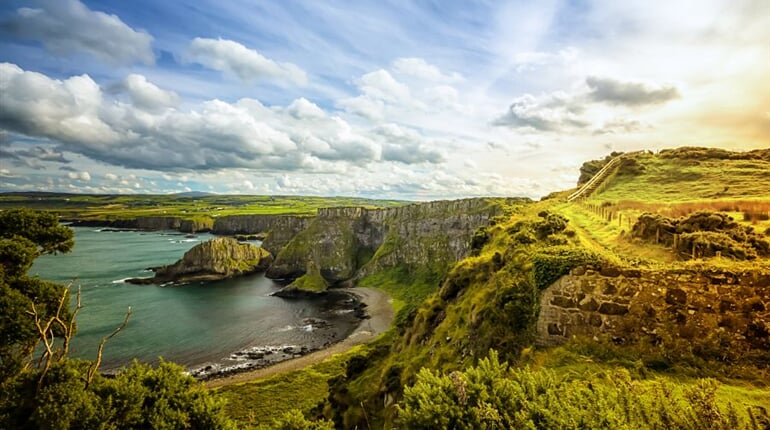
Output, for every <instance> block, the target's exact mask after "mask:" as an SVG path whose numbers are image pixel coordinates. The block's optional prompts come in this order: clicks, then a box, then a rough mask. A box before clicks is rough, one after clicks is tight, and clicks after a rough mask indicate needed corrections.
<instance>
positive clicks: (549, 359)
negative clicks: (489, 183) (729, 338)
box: [345, 156, 770, 422]
mask: <svg viewBox="0 0 770 430" xmlns="http://www.w3.org/2000/svg"><path fill="white" fill-rule="evenodd" d="M646 158H647V159H646V160H642V161H643V163H642V164H643V165H644V166H645V170H644V171H643V172H642V173H641V174H637V175H624V174H619V175H616V176H615V177H614V178H613V183H612V184H610V186H608V187H606V188H605V189H604V191H602V192H601V193H600V194H598V195H596V196H593V197H592V199H591V200H590V201H589V203H593V204H595V205H598V204H601V203H604V202H607V201H612V200H610V199H609V198H610V197H613V196H614V197H613V198H617V199H620V198H623V199H630V198H632V197H635V198H638V199H639V200H638V201H639V202H642V203H646V204H648V205H649V206H648V207H646V208H645V209H647V210H649V209H652V210H655V209H668V208H669V205H671V204H679V203H681V202H688V203H687V204H688V206H687V207H686V209H687V210H688V211H690V212H691V211H694V210H697V209H699V206H702V208H704V209H712V206H710V204H711V202H712V201H713V197H715V196H716V195H721V197H722V198H724V200H723V201H728V202H735V201H736V200H738V199H739V200H740V201H750V202H764V201H767V200H770V166H768V165H767V162H765V161H761V160H754V161H746V160H719V161H715V160H700V161H698V164H697V165H696V164H695V163H691V164H692V165H691V166H689V167H687V168H682V160H679V159H661V158H658V157H655V156H646ZM722 164H724V165H725V167H724V168H720V167H719V166H721V165H722ZM672 178H673V179H672ZM724 183H729V184H731V185H730V186H729V188H728V189H727V190H725V185H724ZM690 190H691V191H692V193H690ZM613 193H614V194H613ZM720 193H721V194H720ZM760 208H761V206H760ZM738 209H739V210H740V209H743V208H738ZM542 210H549V211H552V212H555V213H559V214H562V215H564V216H566V217H567V218H568V219H570V224H569V230H572V231H574V234H573V235H571V236H570V237H569V238H567V239H566V240H567V242H568V243H570V244H572V246H575V247H577V248H580V249H585V250H588V251H590V252H593V253H595V254H597V255H598V256H599V257H601V258H602V259H604V260H606V261H610V262H612V263H614V264H620V265H635V266H638V265H643V266H652V267H669V266H670V265H672V264H675V265H680V264H681V265H685V266H704V265H727V266H735V263H734V262H731V261H725V260H719V259H711V260H708V261H694V262H677V261H676V259H675V257H674V256H673V255H672V253H671V252H670V251H668V250H666V249H664V248H662V247H657V246H651V245H645V244H640V243H636V242H635V241H632V240H629V239H628V237H627V235H626V231H628V230H629V224H628V222H629V221H628V219H631V220H632V221H633V218H632V217H631V215H632V214H633V212H632V210H631V209H627V210H628V211H629V212H628V213H626V215H628V216H629V218H626V219H620V220H618V219H617V217H615V218H614V219H612V220H607V219H606V218H605V217H603V216H602V215H601V214H597V213H594V212H593V211H592V210H591V209H590V208H588V207H587V206H584V205H578V204H567V203H564V202H563V200H561V199H554V200H550V201H544V202H539V203H535V204H531V205H521V206H517V207H513V208H510V210H509V214H508V217H507V219H504V220H502V221H501V222H499V223H498V224H497V225H496V226H494V227H492V228H490V229H489V232H490V241H489V243H488V244H487V245H486V246H485V247H484V249H483V250H482V251H481V252H480V253H479V255H477V256H474V257H471V258H468V259H466V260H464V261H463V262H460V263H459V264H458V265H457V266H456V267H455V269H454V270H453V273H452V274H450V275H449V279H450V280H451V279H453V278H454V279H464V278H467V279H468V281H467V283H466V285H465V286H464V288H463V289H462V291H461V293H460V294H459V295H458V297H457V298H456V299H449V300H444V299H442V297H441V294H442V292H443V291H445V290H446V289H447V284H448V282H444V287H443V290H442V292H439V293H435V294H432V295H429V296H428V297H427V299H426V300H425V302H423V303H422V305H421V306H420V307H419V309H418V310H416V312H414V314H413V315H412V316H411V318H407V319H406V321H405V323H404V322H403V321H402V324H403V326H402V327H399V328H398V336H396V337H395V338H394V339H395V341H394V343H393V345H392V346H391V353H390V354H388V355H387V356H386V357H384V358H382V359H379V360H376V361H375V362H374V363H373V364H372V366H371V367H370V368H369V369H367V370H366V371H365V372H363V373H362V374H361V375H359V376H358V377H356V378H352V379H351V380H349V381H348V383H347V386H346V389H347V390H349V393H348V395H349V396H350V397H352V399H351V400H352V401H351V402H350V405H349V409H348V410H347V411H346V412H345V414H346V417H347V418H348V420H349V421H348V422H351V421H352V422H356V416H359V417H360V416H361V415H362V411H356V410H355V409H356V407H357V404H359V403H361V404H365V405H373V404H376V396H372V394H371V393H374V392H377V391H381V390H383V389H384V386H385V385H387V384H388V382H389V381H388V375H389V374H393V373H395V372H392V371H393V370H394V369H397V370H399V371H400V374H399V379H400V381H399V382H400V383H401V384H409V383H411V382H412V381H413V377H414V372H416V370H417V369H419V368H420V367H422V366H427V367H431V368H436V369H442V370H444V371H451V370H452V369H460V368H463V367H466V366H468V365H469V364H472V363H473V362H474V361H475V359H476V358H478V356H480V354H483V350H484V348H486V347H488V346H492V347H494V348H496V349H498V350H502V353H503V354H504V355H505V356H506V357H507V359H509V360H513V361H514V362H516V363H517V365H530V366H533V368H535V369H538V368H550V369H554V370H556V371H557V372H558V373H559V375H561V376H562V377H564V378H576V379H590V380H592V381H593V380H594V379H596V381H597V383H601V375H608V374H610V373H611V371H612V370H613V369H617V368H624V369H628V370H630V371H632V375H633V376H634V378H636V379H638V380H640V381H647V380H655V379H662V380H667V381H671V382H674V383H677V384H680V385H681V386H682V387H685V386H691V385H693V384H695V383H697V377H702V376H709V377H718V378H719V379H720V380H721V382H722V386H721V388H720V390H719V392H718V395H719V400H720V402H722V403H726V402H732V403H733V404H734V405H736V406H745V405H763V404H767V403H768V401H770V390H768V389H767V386H768V384H770V380H768V377H767V375H766V373H764V372H762V371H759V372H757V371H756V369H754V370H752V369H750V368H749V369H743V368H740V369H738V368H736V369H730V368H726V367H724V366H723V367H720V368H718V369H711V370H710V369H709V368H708V366H706V367H703V366H700V367H699V365H700V364H699V363H698V362H697V360H695V361H684V362H682V363H679V364H676V365H675V366H673V367H672V368H669V369H668V370H666V371H657V370H654V369H653V368H650V367H648V366H647V365H645V364H643V363H642V362H641V361H640V360H639V358H638V356H639V354H640V353H641V352H640V351H633V350H625V351H624V350H621V349H617V348H614V347H612V346H607V345H592V346H590V347H585V346H584V345H581V344H579V343H578V344H576V345H567V346H564V347H560V348H554V349H549V350H542V351H537V350H533V349H532V348H530V347H526V339H527V337H526V333H524V334H523V335H517V333H516V330H514V329H512V327H513V326H514V325H515V324H517V323H518V322H520V321H519V320H517V319H516V318H512V317H511V316H512V315H516V314H521V313H522V312H519V311H521V310H522V309H517V308H515V306H514V307H513V308H510V309H509V310H506V309H505V306H506V303H508V304H510V303H511V301H510V300H509V299H510V296H513V297H515V300H514V302H515V301H516V300H521V299H522V298H526V292H524V294H520V295H519V296H518V297H516V294H518V293H521V291H519V292H517V288H518V287H520V286H521V285H524V284H526V282H527V280H528V279H527V278H528V275H527V274H528V273H531V269H532V267H531V263H532V261H531V260H532V258H531V257H532V255H533V253H535V252H537V250H538V249H540V247H541V246H543V245H545V246H546V247H547V246H549V245H547V244H534V245H529V248H527V247H522V246H521V245H519V244H516V243H515V240H513V237H514V236H515V235H512V234H511V233H509V231H510V229H511V228H512V227H513V226H514V225H515V224H516V223H517V222H518V221H521V220H529V221H530V222H537V220H538V219H539V218H538V216H537V214H538V212H540V211H542ZM634 210H638V208H634ZM759 226H760V227H761V226H762V224H761V223H759ZM496 253H497V254H500V255H501V256H502V258H503V260H504V262H505V263H504V266H503V267H502V268H501V269H497V270H496V269H495V268H493V267H492V266H494V264H493V263H492V262H493V260H494V258H495V254H496ZM742 264H746V265H748V266H751V265H754V266H756V265H762V266H768V261H766V260H765V261H759V262H753V263H742ZM368 282H369V284H368V285H369V286H378V285H379V286H382V287H384V288H387V289H389V290H390V291H391V292H393V291H399V290H401V288H398V286H399V285H404V284H408V283H409V280H408V279H403V277H402V276H400V274H398V273H382V274H378V275H377V276H376V277H372V278H371V279H369V280H368ZM417 285H421V284H420V283H418V284H417ZM416 291H420V294H417V295H418V296H422V295H424V294H426V293H427V292H429V291H430V286H422V287H419V288H418V289H417V290H416ZM415 299H416V298H415ZM405 308H406V306H405ZM401 316H402V317H403V316H404V315H401ZM519 334H521V333H519ZM589 343H592V342H589ZM603 348H605V349H607V351H605V350H603ZM608 351H609V352H608ZM634 357H636V358H634ZM736 378H737V379H736ZM359 409H360V408H359ZM392 412H393V411H392V410H390V411H387V410H386V411H372V410H369V411H368V416H369V419H372V417H373V415H376V416H375V417H374V419H375V420H383V421H389V420H390V419H392V417H393V415H392Z"/></svg>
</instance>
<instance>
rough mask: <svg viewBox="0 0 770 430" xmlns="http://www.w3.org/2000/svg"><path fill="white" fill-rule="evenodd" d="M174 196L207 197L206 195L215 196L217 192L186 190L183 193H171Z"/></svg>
mask: <svg viewBox="0 0 770 430" xmlns="http://www.w3.org/2000/svg"><path fill="white" fill-rule="evenodd" d="M171 195H172V196H179V197H206V196H215V195H217V194H216V193H207V192H205V191H185V192H183V193H174V194H171Z"/></svg>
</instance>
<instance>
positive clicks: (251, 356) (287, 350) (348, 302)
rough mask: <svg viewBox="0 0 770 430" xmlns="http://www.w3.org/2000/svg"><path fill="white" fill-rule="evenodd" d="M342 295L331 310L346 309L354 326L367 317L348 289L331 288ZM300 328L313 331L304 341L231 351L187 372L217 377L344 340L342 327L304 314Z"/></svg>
mask: <svg viewBox="0 0 770 430" xmlns="http://www.w3.org/2000/svg"><path fill="white" fill-rule="evenodd" d="M334 294H340V295H341V296H342V297H341V299H340V300H339V301H338V305H337V306H336V307H335V309H334V310H333V312H336V313H349V314H350V315H351V316H352V317H354V318H356V319H357V320H358V322H357V323H356V324H355V325H356V327H360V326H361V323H362V322H363V321H365V320H367V319H369V318H370V315H369V313H368V312H367V304H366V303H364V302H363V301H362V300H361V298H360V297H359V296H358V295H356V294H353V293H351V292H349V291H335V292H334ZM302 324H303V325H302V326H301V327H300V329H302V330H305V331H307V332H311V333H313V338H314V340H313V341H311V342H310V343H309V344H307V345H261V346H252V347H248V348H245V349H241V350H239V351H235V352H233V353H231V354H230V355H229V357H227V358H225V359H222V360H220V362H217V363H208V364H205V365H203V366H200V367H196V368H193V369H190V370H189V371H188V373H189V374H190V375H191V376H193V377H194V378H196V379H198V380H199V381H210V380H217V379H222V378H227V377H232V376H234V375H238V374H242V373H245V372H252V371H255V370H259V369H265V368H268V367H271V366H274V365H276V364H278V363H281V362H284V361H288V360H292V359H297V358H300V357H303V356H306V355H308V354H312V353H315V352H318V351H321V350H324V349H326V348H329V347H330V346H332V345H334V344H337V343H339V342H341V341H343V340H345V338H346V335H349V333H345V331H344V330H343V331H341V327H336V326H335V325H333V324H331V323H329V322H328V321H326V320H325V319H322V318H305V319H303V320H302Z"/></svg>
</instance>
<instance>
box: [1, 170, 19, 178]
mask: <svg viewBox="0 0 770 430" xmlns="http://www.w3.org/2000/svg"><path fill="white" fill-rule="evenodd" d="M16 177H17V176H16V175H14V174H13V173H11V171H10V170H8V169H0V178H16Z"/></svg>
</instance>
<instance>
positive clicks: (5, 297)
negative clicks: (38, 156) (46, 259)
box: [0, 209, 74, 382]
mask: <svg viewBox="0 0 770 430" xmlns="http://www.w3.org/2000/svg"><path fill="white" fill-rule="evenodd" d="M72 237H73V232H72V230H71V229H70V228H68V227H65V226H61V225H59V221H58V219H57V218H56V216H55V215H53V214H50V213H47V212H34V211H30V210H27V209H14V210H8V211H2V212H0V342H1V344H2V349H1V351H0V382H2V381H3V380H5V379H6V378H8V377H10V376H11V375H14V374H15V373H17V372H18V371H19V370H20V369H21V368H22V367H24V366H26V365H28V364H29V359H30V358H31V355H32V352H33V350H34V348H35V345H37V343H38V342H39V341H40V338H39V333H38V329H37V327H36V326H35V316H33V315H31V312H32V309H33V305H34V309H35V311H36V313H37V316H38V317H39V318H41V319H49V318H50V317H51V315H52V314H53V313H55V312H56V310H57V309H58V308H61V312H60V315H59V317H60V321H61V324H56V325H55V326H54V327H52V329H53V330H52V331H51V333H52V334H54V335H59V336H60V335H61V334H62V333H63V328H64V327H63V326H64V325H69V323H70V321H71V318H72V315H71V312H70V310H69V300H68V296H67V295H66V294H65V292H66V289H67V287H66V286H64V285H61V284H57V283H53V282H48V281H44V280H42V279H39V278H37V277H31V276H29V275H28V274H27V272H29V269H30V267H32V263H33V262H34V261H35V259H36V258H37V257H39V256H40V255H42V254H51V253H58V252H69V251H70V250H71V249H72V247H73V244H74V242H73V239H72ZM62 297H64V301H63V302H62V303H60V301H61V299H62Z"/></svg>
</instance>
